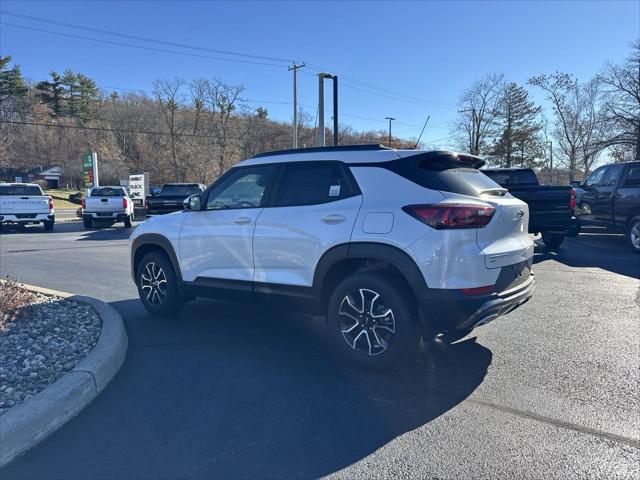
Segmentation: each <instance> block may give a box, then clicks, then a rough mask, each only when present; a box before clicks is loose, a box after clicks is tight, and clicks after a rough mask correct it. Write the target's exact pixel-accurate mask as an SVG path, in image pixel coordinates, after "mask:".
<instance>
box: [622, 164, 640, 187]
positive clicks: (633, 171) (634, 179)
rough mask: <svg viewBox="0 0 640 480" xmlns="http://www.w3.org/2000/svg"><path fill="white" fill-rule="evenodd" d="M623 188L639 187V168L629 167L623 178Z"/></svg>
mask: <svg viewBox="0 0 640 480" xmlns="http://www.w3.org/2000/svg"><path fill="white" fill-rule="evenodd" d="M623 185H624V186H625V187H640V166H639V167H629V171H628V172H627V174H626V175H625V177H624V183H623Z"/></svg>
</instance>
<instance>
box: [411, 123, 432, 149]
mask: <svg viewBox="0 0 640 480" xmlns="http://www.w3.org/2000/svg"><path fill="white" fill-rule="evenodd" d="M430 118H431V115H427V121H426V122H424V126H423V127H422V131H421V132H420V136H419V137H418V140H417V141H416V144H415V145H414V146H413V149H414V150H416V149H417V148H418V144H419V143H420V139H421V138H422V134H423V133H424V129H425V128H427V123H429V119H430Z"/></svg>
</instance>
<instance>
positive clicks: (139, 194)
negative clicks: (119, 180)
mask: <svg viewBox="0 0 640 480" xmlns="http://www.w3.org/2000/svg"><path fill="white" fill-rule="evenodd" d="M148 194H149V174H148V173H136V174H133V175H129V197H131V200H133V203H134V204H136V205H140V206H142V205H144V199H145V198H147V195H148Z"/></svg>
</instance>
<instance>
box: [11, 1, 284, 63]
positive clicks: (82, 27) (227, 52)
mask: <svg viewBox="0 0 640 480" xmlns="http://www.w3.org/2000/svg"><path fill="white" fill-rule="evenodd" d="M0 14H4V15H10V16H12V17H17V18H22V19H25V20H32V21H35V22H42V23H49V24H51V25H58V26H62V27H68V28H75V29H79V30H85V31H89V32H94V33H100V34H103V35H112V36H116V37H122V38H129V39H131V40H139V41H142V42H149V43H157V44H161V45H168V46H171V47H179V48H189V49H193V50H200V51H205V52H212V53H222V54H224V55H234V56H239V57H245V58H254V59H258V60H270V61H274V62H283V63H290V62H292V60H291V59H287V58H278V57H267V56H263V55H253V54H249V53H242V52H233V51H230V50H218V49H214V48H207V47H201V46H198V45H190V44H186V43H177V42H169V41H167V40H159V39H156V38H149V37H141V36H137V35H130V34H127V33H121V32H113V31H110V30H103V29H99V28H93V27H87V26H85V25H77V24H73V23H68V22H61V21H58V20H52V19H48V18H42V17H34V16H32V15H25V14H22V13H17V12H9V11H7V10H0Z"/></svg>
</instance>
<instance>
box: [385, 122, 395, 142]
mask: <svg viewBox="0 0 640 480" xmlns="http://www.w3.org/2000/svg"><path fill="white" fill-rule="evenodd" d="M384 119H385V120H389V147H391V122H392V121H393V120H395V118H394V117H384Z"/></svg>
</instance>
